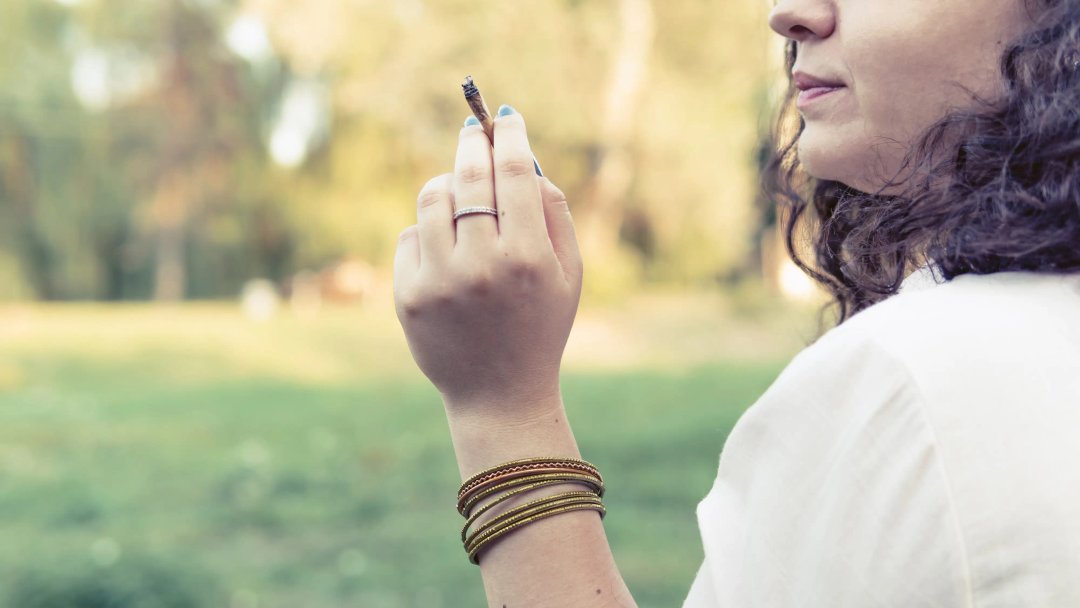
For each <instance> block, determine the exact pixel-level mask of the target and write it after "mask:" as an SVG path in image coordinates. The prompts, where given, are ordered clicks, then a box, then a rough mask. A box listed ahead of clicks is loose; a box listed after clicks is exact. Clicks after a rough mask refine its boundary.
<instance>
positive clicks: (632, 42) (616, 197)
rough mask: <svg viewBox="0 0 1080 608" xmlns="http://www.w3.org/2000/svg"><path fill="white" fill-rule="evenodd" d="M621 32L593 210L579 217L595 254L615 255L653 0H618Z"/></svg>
mask: <svg viewBox="0 0 1080 608" xmlns="http://www.w3.org/2000/svg"><path fill="white" fill-rule="evenodd" d="M619 14H620V22H621V29H622V38H621V41H620V43H619V49H618V52H617V53H616V55H615V57H614V61H613V63H612V74H611V83H610V85H609V86H608V90H607V99H606V102H605V105H604V115H603V121H604V122H603V125H602V130H601V139H600V146H599V150H598V151H597V152H598V154H597V156H598V158H599V161H598V163H597V168H596V172H595V173H594V174H593V177H592V183H591V184H590V186H589V187H588V189H587V191H588V192H589V199H590V204H589V213H588V214H586V216H585V217H584V218H582V221H581V222H580V224H581V228H580V230H579V232H580V233H581V241H582V248H583V249H584V250H587V251H589V252H590V253H589V255H593V256H597V259H601V260H602V259H606V258H607V257H608V256H610V255H614V254H615V252H616V250H617V249H618V246H619V228H620V226H621V225H622V223H623V216H624V213H625V205H624V204H623V203H624V201H625V199H626V196H627V194H628V192H629V190H630V186H631V183H632V179H633V162H632V160H633V159H632V156H631V154H630V142H631V139H632V136H633V134H634V128H635V125H636V116H637V110H638V105H639V101H640V98H641V93H642V91H643V90H644V88H645V81H646V76H647V72H648V63H649V57H650V55H651V54H652V44H653V38H654V36H655V31H656V24H655V17H654V15H653V8H652V4H651V2H650V0H620V1H619Z"/></svg>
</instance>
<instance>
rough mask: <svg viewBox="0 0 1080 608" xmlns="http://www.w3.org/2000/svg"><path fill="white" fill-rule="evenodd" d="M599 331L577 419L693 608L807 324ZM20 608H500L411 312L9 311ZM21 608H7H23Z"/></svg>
mask: <svg viewBox="0 0 1080 608" xmlns="http://www.w3.org/2000/svg"><path fill="white" fill-rule="evenodd" d="M740 310H741V309H740V305H739V304H738V303H737V302H736V303H733V302H732V301H730V299H725V298H720V297H717V296H693V295H689V296H668V295H660V296H643V297H640V298H636V299H634V300H633V301H627V302H624V303H622V304H620V305H618V306H608V307H604V308H599V307H597V308H595V309H591V310H586V311H584V312H583V313H582V314H581V315H580V316H579V320H578V324H577V325H576V327H575V334H574V335H573V336H572V337H571V344H570V346H569V347H568V353H567V363H566V369H565V370H564V384H563V388H564V394H565V399H566V403H567V408H568V412H569V415H570V417H571V421H572V423H573V425H574V429H575V434H576V436H577V438H578V441H579V443H580V445H581V448H582V453H583V455H584V456H585V457H586V458H588V459H590V460H592V461H593V462H595V463H596V464H597V465H598V466H599V467H600V468H601V470H602V471H604V474H605V477H606V478H607V480H608V482H609V491H608V494H607V496H606V500H605V502H606V503H607V505H608V515H607V517H606V519H605V527H606V529H607V531H608V535H609V538H610V540H611V543H612V547H613V551H614V553H615V556H616V559H617V560H618V562H619V565H620V567H621V569H622V572H623V574H624V577H625V578H626V580H627V583H628V585H629V586H630V588H631V590H632V591H633V593H634V595H635V597H636V598H637V599H638V601H639V603H640V604H641V605H642V606H673V605H679V604H680V603H681V601H682V599H683V597H684V596H685V594H686V592H687V590H688V589H689V586H690V583H691V581H692V578H693V575H694V573H695V572H696V569H697V567H698V565H699V563H700V560H701V558H702V553H701V545H700V540H699V537H698V532H697V524H696V520H695V516H694V507H695V506H696V504H697V502H698V501H699V500H700V499H701V498H702V497H703V496H704V495H705V493H706V492H707V491H708V490H709V487H710V485H711V483H712V480H713V478H714V476H715V472H716V464H717V458H718V456H719V451H720V448H721V446H722V445H723V441H724V438H725V437H726V435H727V433H728V431H729V430H730V428H731V427H732V425H733V424H734V422H735V420H736V419H737V418H738V416H739V415H740V414H741V413H742V411H743V410H744V409H745V408H746V407H747V406H748V405H749V404H751V403H752V402H753V401H754V399H756V398H757V396H758V395H760V394H761V392H762V391H763V390H764V389H765V388H766V387H767V386H768V384H769V383H770V382H771V380H772V379H773V378H774V377H775V376H776V374H777V373H778V372H779V370H780V369H781V367H782V366H783V364H784V362H785V361H786V360H787V358H788V357H789V356H790V354H791V353H793V352H794V351H795V350H797V348H798V347H799V346H800V344H801V341H805V338H806V335H807V334H806V331H805V329H799V328H805V327H806V326H807V319H808V315H807V314H806V311H805V310H794V309H788V308H783V307H780V308H774V309H766V312H764V313H762V312H761V310H762V309H761V307H754V310H755V311H757V312H755V313H754V314H753V315H747V314H743V313H742V312H740ZM0 340H2V343H3V345H4V346H3V348H2V349H0V350H2V352H0V538H3V539H4V542H3V543H2V544H0V602H2V605H4V606H20V607H29V608H33V607H35V606H43V607H44V606H50V607H63V606H117V607H126V606H160V607H166V606H167V607H174V606H175V607H181V606H229V607H230V608H253V607H261V608H266V607H286V606H288V607H298V606H307V607H331V606H362V607H366V608H383V607H397V606H401V607H405V606H424V607H438V606H454V607H457V606H482V605H484V596H483V589H482V586H481V582H480V576H479V570H478V569H477V568H476V567H475V566H472V565H470V564H468V562H467V560H466V559H465V556H464V553H463V552H462V550H461V547H460V544H459V542H458V539H457V538H456V536H457V533H458V531H459V530H460V525H461V521H460V517H459V516H458V515H457V513H456V512H455V510H454V508H453V498H452V497H453V496H454V494H455V492H456V489H457V485H458V483H459V481H460V480H459V478H458V473H457V467H456V464H455V461H454V455H453V451H452V448H451V445H450V441H449V433H448V432H447V429H446V421H445V417H444V415H443V412H442V408H441V406H440V403H439V400H438V395H437V393H436V392H435V391H434V389H432V388H431V387H430V386H429V385H428V384H427V382H426V380H425V379H424V378H423V377H422V376H421V375H420V373H419V372H418V371H417V370H416V368H415V367H414V365H413V363H412V360H411V358H410V357H409V355H408V350H407V347H406V344H405V341H404V338H403V337H402V335H401V330H400V328H399V327H398V325H397V322H396V320H395V319H394V317H393V312H392V310H390V309H389V307H388V306H387V305H374V306H369V307H366V308H363V309H327V310H324V311H323V313H322V314H320V315H319V316H318V318H313V319H304V318H298V317H294V316H291V315H289V314H280V315H278V316H277V317H276V318H275V319H273V320H271V321H269V322H265V323H256V322H252V321H249V320H247V319H245V318H244V317H243V316H242V314H241V312H240V310H239V309H238V307H235V306H233V305H228V304H209V305H185V306H180V307H175V308H169V307H153V306H145V305H138V306H137V305H132V306H110V307H105V306H89V305H75V306H72V305H68V306H34V307H7V308H4V309H0ZM5 594H6V595H5Z"/></svg>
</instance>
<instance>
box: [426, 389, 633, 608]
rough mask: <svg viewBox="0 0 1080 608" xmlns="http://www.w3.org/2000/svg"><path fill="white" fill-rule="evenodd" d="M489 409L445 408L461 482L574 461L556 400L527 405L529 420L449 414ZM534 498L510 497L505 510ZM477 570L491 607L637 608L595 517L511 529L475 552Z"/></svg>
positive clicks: (578, 515) (569, 516) (571, 516)
mask: <svg viewBox="0 0 1080 608" xmlns="http://www.w3.org/2000/svg"><path fill="white" fill-rule="evenodd" d="M491 405H492V404H459V403H454V404H450V403H448V404H447V412H448V414H447V418H448V421H449V423H450V433H451V436H452V438H453V442H454V450H455V452H456V454H457V459H458V468H459V469H460V471H461V477H462V480H464V479H466V478H468V477H470V476H472V475H473V474H475V473H476V472H478V471H481V470H483V469H486V468H488V467H491V466H495V465H498V464H501V463H504V462H507V461H510V460H517V459H521V458H529V457H534V456H568V457H573V458H580V457H581V454H580V452H579V451H578V446H577V442H576V441H575V439H574V433H573V431H572V430H571V428H570V424H569V421H568V420H567V418H566V412H565V409H564V408H563V403H562V398H561V396H559V395H558V394H555V395H552V396H550V397H546V398H539V399H538V402H536V403H533V404H530V405H531V407H528V408H527V409H526V411H530V412H532V413H531V414H530V415H528V416H522V415H520V414H519V415H515V416H513V417H512V418H506V419H502V420H498V419H492V418H491V417H490V416H489V417H477V416H472V417H468V416H465V415H455V414H454V413H453V412H455V411H462V412H481V411H486V412H491V411H492V407H490V406H491ZM523 409H525V408H523ZM518 411H519V412H520V411H522V410H518ZM580 489H581V488H580V487H577V486H573V485H567V486H566V487H563V486H558V485H557V486H550V487H547V488H543V489H541V490H536V491H535V492H537V495H549V494H553V493H555V492H559V491H563V490H580ZM534 497H535V496H533V495H531V494H530V495H529V496H528V497H527V498H524V497H515V500H513V501H507V503H506V506H505V507H504V508H510V507H511V506H513V505H514V504H520V503H521V502H524V501H526V500H529V499H531V498H534ZM500 506H502V505H500ZM462 559H464V554H463V555H462ZM480 572H481V575H482V576H483V580H484V588H485V591H486V592H487V597H488V604H489V605H490V606H494V607H496V608H501V607H503V606H505V607H507V608H513V607H517V606H530V607H532V606H537V607H545V606H559V607H563V606H582V607H585V606H635V605H636V604H635V603H634V600H633V598H632V597H631V596H630V592H629V590H628V589H627V588H626V584H625V583H624V582H623V580H622V576H621V575H620V574H619V571H618V568H617V567H616V565H615V560H614V558H613V557H612V555H611V549H610V547H609V546H608V542H607V537H606V535H605V534H604V528H603V525H602V521H601V519H600V516H599V514H598V513H597V512H595V511H589V510H581V511H571V512H569V513H561V514H559V515H555V516H552V517H546V518H543V519H540V520H538V521H535V522H532V523H530V524H528V525H526V526H523V527H521V528H518V529H517V530H515V531H513V532H512V533H510V534H508V535H506V536H505V537H503V538H501V539H499V540H498V541H497V542H495V543H493V544H492V545H491V546H489V547H486V548H485V549H484V550H483V551H482V553H481V554H480Z"/></svg>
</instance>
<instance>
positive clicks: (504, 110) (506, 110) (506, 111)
mask: <svg viewBox="0 0 1080 608" xmlns="http://www.w3.org/2000/svg"><path fill="white" fill-rule="evenodd" d="M511 114H517V110H515V109H514V108H513V106H508V105H506V104H505V103H504V104H503V105H501V106H499V116H510V115H511Z"/></svg>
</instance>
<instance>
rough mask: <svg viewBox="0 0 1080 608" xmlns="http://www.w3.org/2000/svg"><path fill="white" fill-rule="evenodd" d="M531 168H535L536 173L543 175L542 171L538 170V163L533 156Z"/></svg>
mask: <svg viewBox="0 0 1080 608" xmlns="http://www.w3.org/2000/svg"><path fill="white" fill-rule="evenodd" d="M533 169H536V174H537V175H539V176H540V177H544V172H543V171H541V170H540V163H538V162H536V159H535V158H533Z"/></svg>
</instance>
